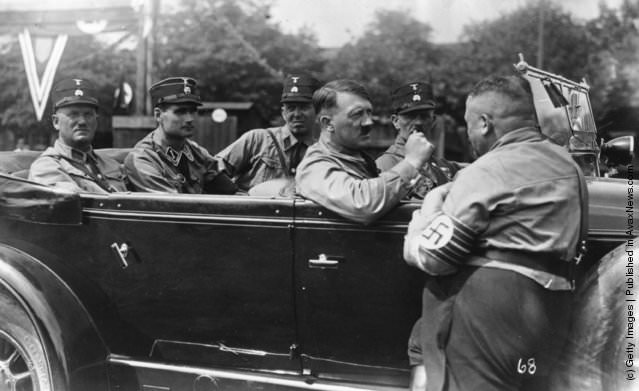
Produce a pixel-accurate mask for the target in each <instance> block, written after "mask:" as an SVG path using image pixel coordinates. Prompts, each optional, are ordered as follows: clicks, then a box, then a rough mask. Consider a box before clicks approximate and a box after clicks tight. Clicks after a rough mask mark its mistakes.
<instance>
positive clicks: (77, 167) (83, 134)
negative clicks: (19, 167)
mask: <svg viewBox="0 0 639 391" xmlns="http://www.w3.org/2000/svg"><path fill="white" fill-rule="evenodd" d="M95 96H96V95H95V87H94V86H93V84H92V83H91V82H89V81H88V80H84V79H66V80H62V81H60V82H58V83H57V84H56V85H55V86H54V87H53V90H52V92H51V101H52V103H53V115H52V121H53V127H54V128H55V129H56V130H57V131H58V138H57V140H56V141H55V143H54V145H53V147H49V148H47V150H45V151H44V152H43V153H42V154H41V155H40V156H39V157H38V158H37V159H36V160H35V161H34V162H33V163H32V164H31V168H30V169H29V179H30V180H32V181H35V182H40V183H42V184H45V185H48V186H56V187H60V188H65V189H68V190H72V191H78V192H87V193H111V192H116V191H126V183H125V176H124V171H123V170H122V166H121V164H120V163H119V162H117V161H116V160H114V159H111V158H109V157H107V156H99V155H97V154H96V153H95V152H94V151H93V147H92V145H91V144H92V142H93V138H94V137H95V131H96V128H97V127H98V114H97V109H98V100H97V98H96V97H95Z"/></svg>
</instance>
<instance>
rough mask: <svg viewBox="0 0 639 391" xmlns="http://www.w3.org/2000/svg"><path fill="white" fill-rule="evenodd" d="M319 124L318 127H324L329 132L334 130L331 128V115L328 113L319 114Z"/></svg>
mask: <svg viewBox="0 0 639 391" xmlns="http://www.w3.org/2000/svg"><path fill="white" fill-rule="evenodd" d="M318 121H319V124H320V128H322V129H326V130H328V131H329V132H334V131H335V128H333V125H332V124H331V121H332V120H331V117H330V116H328V115H320V116H319V120H318Z"/></svg>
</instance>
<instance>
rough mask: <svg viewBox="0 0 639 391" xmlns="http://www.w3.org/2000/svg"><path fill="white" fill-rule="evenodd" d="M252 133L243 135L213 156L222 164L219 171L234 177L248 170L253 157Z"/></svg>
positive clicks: (252, 131)
mask: <svg viewBox="0 0 639 391" xmlns="http://www.w3.org/2000/svg"><path fill="white" fill-rule="evenodd" d="M254 133H255V131H254V130H250V131H248V132H246V133H244V134H243V135H241V136H240V138H238V139H237V140H235V141H234V142H233V143H231V144H230V145H228V146H227V147H226V148H224V149H223V150H221V151H220V152H218V153H217V154H216V155H215V157H216V158H219V159H220V160H221V161H222V163H223V165H222V167H221V169H223V170H224V171H226V173H228V175H229V176H231V177H236V176H238V175H240V174H241V173H243V172H245V171H247V170H248V168H249V166H250V162H251V158H252V157H253V156H254V155H255V151H254V149H255V148H254V146H255V142H254V140H253V136H254Z"/></svg>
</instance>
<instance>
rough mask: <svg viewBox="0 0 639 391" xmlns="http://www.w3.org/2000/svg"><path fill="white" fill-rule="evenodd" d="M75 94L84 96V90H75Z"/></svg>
mask: <svg viewBox="0 0 639 391" xmlns="http://www.w3.org/2000/svg"><path fill="white" fill-rule="evenodd" d="M73 94H74V95H75V96H83V95H84V92H82V90H75V92H74V93H73Z"/></svg>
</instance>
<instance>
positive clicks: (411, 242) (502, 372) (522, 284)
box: [404, 76, 587, 391]
mask: <svg viewBox="0 0 639 391" xmlns="http://www.w3.org/2000/svg"><path fill="white" fill-rule="evenodd" d="M465 119H466V122H467V124H468V136H469V139H470V142H471V144H472V146H473V149H474V151H475V154H476V155H478V156H481V157H480V158H479V159H478V160H476V161H475V162H474V163H473V164H471V165H469V166H468V167H466V168H465V169H464V170H462V171H461V172H460V173H459V175H458V176H457V178H456V179H455V181H454V182H453V183H452V184H451V185H450V186H445V187H439V188H435V189H434V190H432V191H431V192H430V193H428V195H427V196H426V198H425V199H424V203H423V206H422V209H421V210H420V211H416V212H415V213H414V215H413V219H412V221H411V222H410V224H409V227H408V234H407V235H406V239H405V242H404V258H405V259H406V261H407V262H408V263H409V264H411V265H413V266H416V267H418V268H420V269H421V270H423V271H425V272H426V273H428V274H430V275H431V276H433V277H430V278H428V279H426V282H425V287H424V292H423V300H422V301H423V314H422V327H421V330H420V331H421V335H420V339H421V342H422V352H423V358H424V362H425V364H426V372H427V373H428V385H427V387H428V390H437V391H439V390H449V391H451V390H478V391H492V390H495V391H497V390H499V391H503V390H546V389H548V386H547V380H548V376H549V372H550V370H551V369H552V368H553V366H554V365H555V362H554V360H555V359H556V357H557V356H558V351H560V350H561V349H562V346H563V344H564V343H565V339H566V332H567V331H568V327H569V322H570V319H569V314H570V309H571V299H572V291H571V288H572V280H571V278H572V274H571V267H572V265H573V262H574V261H573V258H574V257H575V254H576V252H577V250H576V245H577V243H578V242H581V240H582V239H583V237H582V236H584V235H583V233H584V230H583V227H584V226H586V223H585V217H586V216H587V215H586V213H587V189H586V186H585V181H584V178H583V175H582V173H581V171H580V169H579V167H578V166H577V164H576V163H575V162H574V161H573V160H572V158H571V156H570V154H569V153H568V152H567V151H566V150H565V149H564V148H562V147H560V146H558V145H555V144H553V143H552V142H550V141H549V140H547V139H546V138H545V137H543V136H542V134H541V132H540V130H539V128H538V124H537V120H536V115H535V107H534V105H533V98H532V93H531V90H530V85H529V84H528V82H527V81H526V80H525V79H523V78H521V77H517V76H509V77H489V78H486V79H484V80H482V81H481V82H479V83H478V84H477V85H476V86H475V87H474V88H473V90H472V91H471V92H470V94H469V96H468V99H467V101H466V114H465Z"/></svg>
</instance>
